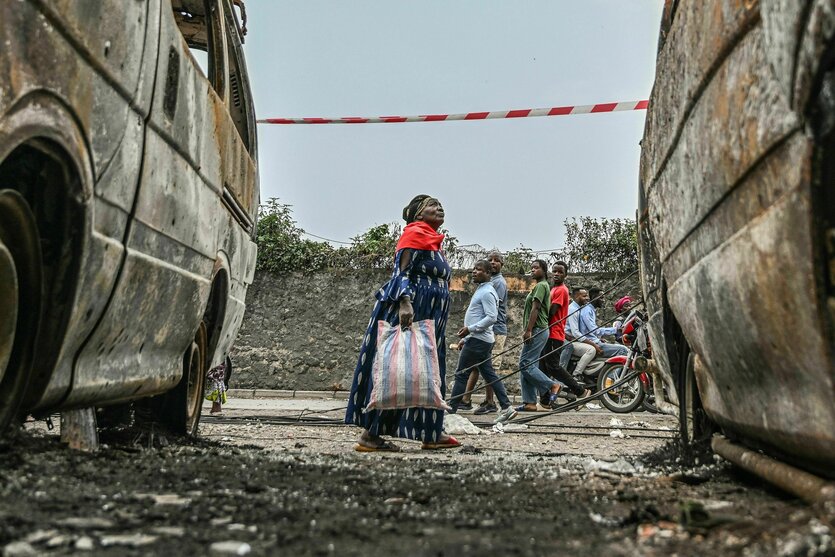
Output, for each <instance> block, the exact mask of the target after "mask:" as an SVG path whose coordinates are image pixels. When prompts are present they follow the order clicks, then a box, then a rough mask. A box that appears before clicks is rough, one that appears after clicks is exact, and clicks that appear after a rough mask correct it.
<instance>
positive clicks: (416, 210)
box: [403, 194, 435, 224]
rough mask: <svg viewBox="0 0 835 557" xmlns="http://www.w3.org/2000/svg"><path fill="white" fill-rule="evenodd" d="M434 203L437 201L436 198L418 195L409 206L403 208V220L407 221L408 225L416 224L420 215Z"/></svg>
mask: <svg viewBox="0 0 835 557" xmlns="http://www.w3.org/2000/svg"><path fill="white" fill-rule="evenodd" d="M432 201H435V198H434V197H432V196H430V195H426V194H420V195H416V196H415V197H414V199H412V200H411V201H410V202H409V204H408V205H406V206H405V207H403V220H405V221H406V224H409V223H411V222H414V221H415V219H416V218H417V217H418V215H419V214H420V213H421V212H422V211H423V210H424V209H426V207H427V206H428V205H429V203H430V202H432Z"/></svg>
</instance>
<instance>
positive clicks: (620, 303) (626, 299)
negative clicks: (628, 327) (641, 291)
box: [615, 296, 632, 313]
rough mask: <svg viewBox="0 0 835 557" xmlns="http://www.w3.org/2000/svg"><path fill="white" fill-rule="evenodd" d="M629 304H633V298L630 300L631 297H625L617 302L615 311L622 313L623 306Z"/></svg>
mask: <svg viewBox="0 0 835 557" xmlns="http://www.w3.org/2000/svg"><path fill="white" fill-rule="evenodd" d="M629 303H632V298H630V297H629V296H624V297H623V298H621V299H620V300H618V301H617V302H615V311H616V312H618V313H620V312H622V311H623V306H625V305H626V304H629Z"/></svg>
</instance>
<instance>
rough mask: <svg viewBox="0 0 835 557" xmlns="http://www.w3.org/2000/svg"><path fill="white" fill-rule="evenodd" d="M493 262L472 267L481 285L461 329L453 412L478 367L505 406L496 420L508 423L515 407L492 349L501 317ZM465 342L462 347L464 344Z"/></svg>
mask: <svg viewBox="0 0 835 557" xmlns="http://www.w3.org/2000/svg"><path fill="white" fill-rule="evenodd" d="M491 274H492V273H491V266H490V262H489V261H487V260H486V259H482V260H480V261H476V263H475V265H474V266H473V272H472V278H473V282H474V283H476V284H477V285H478V288H477V289H476V291H475V293H474V294H473V297H472V299H471V300H470V305H469V307H467V313H466V314H465V315H464V326H463V327H462V328H461V329H460V330H459V331H458V337H459V338H460V339H461V342H459V346H461V355H460V356H459V358H458V369H457V370H456V371H455V384H454V385H453V387H452V397H451V399H450V402H449V404H450V406H451V407H452V410H450V411H449V413H450V414H455V413H456V412H458V405H459V404H460V402H461V399H462V395H463V394H464V392H465V390H467V382H468V379H469V378H470V368H472V367H473V366H475V368H474V371H476V372H479V373H481V376H482V377H483V378H484V381H485V382H486V383H487V384H488V385H493V387H492V388H493V390H494V392H495V394H496V397H497V398H498V399H499V404H501V406H502V411H501V412H500V414H499V416H498V418H496V421H497V422H505V421H508V420H511V419H513V417H514V416H516V409H515V408H513V407H512V406H511V405H510V399H509V398H508V396H507V391H506V390H505V386H504V384H503V383H502V382H501V381H499V377H498V376H497V375H496V372H495V371H494V370H493V363H492V361H491V360H492V358H491V352H492V350H493V343H494V342H495V340H496V339H495V335H494V334H493V326H494V324H495V323H496V320H497V319H498V316H499V296H498V294H496V290H495V289H494V288H493V285H492V283H491V282H490V275H491ZM462 345H463V346H462Z"/></svg>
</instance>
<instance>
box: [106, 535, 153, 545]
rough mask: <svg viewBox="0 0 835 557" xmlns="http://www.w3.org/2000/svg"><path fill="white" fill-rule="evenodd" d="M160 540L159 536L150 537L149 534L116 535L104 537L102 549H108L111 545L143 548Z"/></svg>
mask: <svg viewBox="0 0 835 557" xmlns="http://www.w3.org/2000/svg"><path fill="white" fill-rule="evenodd" d="M158 539H159V537H158V536H149V535H147V534H116V535H113V536H104V537H103V538H102V539H101V540H100V541H101V545H102V547H108V546H111V545H123V546H126V547H141V546H143V545H150V544H152V543H155V542H156V541H157V540H158Z"/></svg>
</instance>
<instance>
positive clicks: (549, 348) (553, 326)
mask: <svg viewBox="0 0 835 557" xmlns="http://www.w3.org/2000/svg"><path fill="white" fill-rule="evenodd" d="M551 273H552V276H553V277H554V287H553V288H551V310H550V312H549V314H548V324H549V332H548V342H547V344H545V348H544V349H543V350H542V354H543V355H544V357H543V359H542V371H544V372H545V374H546V375H548V376H550V377H552V378H554V379H556V380H557V381H559V382H560V383H562V384H564V385H566V386H567V387H568V388H569V389H570V390H571V392H572V393H574V394H575V395H576V396H577V397H579V398H586V397H587V396H589V395H591V391H590V390H588V389H583V387H581V386H580V384H579V383H577V381H576V380H575V379H574V377H572V375H571V374H570V373H568V371H566V370H565V368H563V367H562V366H561V365H560V352H562V350H560V347H561V346H562V345H563V343H564V342H565V321H566V318H567V316H568V305H569V304H570V303H571V298H570V296H569V295H568V287H567V286H566V285H565V276H566V274H567V273H568V264H567V263H566V262H565V261H557V262H556V263H554V266H553V268H552V269H551ZM540 403H541V401H540Z"/></svg>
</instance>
